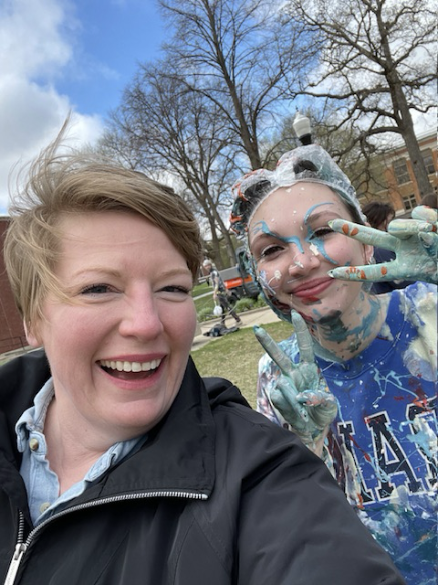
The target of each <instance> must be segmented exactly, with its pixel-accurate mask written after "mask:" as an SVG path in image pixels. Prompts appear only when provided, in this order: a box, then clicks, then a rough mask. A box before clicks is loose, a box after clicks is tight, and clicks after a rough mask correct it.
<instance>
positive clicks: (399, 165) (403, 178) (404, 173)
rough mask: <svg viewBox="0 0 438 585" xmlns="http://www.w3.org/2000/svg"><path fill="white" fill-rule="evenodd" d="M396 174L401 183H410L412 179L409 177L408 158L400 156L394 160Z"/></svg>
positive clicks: (398, 181)
mask: <svg viewBox="0 0 438 585" xmlns="http://www.w3.org/2000/svg"><path fill="white" fill-rule="evenodd" d="M394 174H395V178H396V179H397V183H398V184H399V185H403V183H408V182H409V181H410V180H411V178H410V177H409V172H408V167H407V166H406V160H405V159H404V158H399V159H398V160H396V161H395V162H394Z"/></svg>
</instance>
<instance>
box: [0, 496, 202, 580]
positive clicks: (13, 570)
mask: <svg viewBox="0 0 438 585" xmlns="http://www.w3.org/2000/svg"><path fill="white" fill-rule="evenodd" d="M157 497H161V498H175V497H176V498H188V499H191V500H207V499H208V496H207V495H206V494H203V493H199V492H179V491H170V490H169V491H153V492H144V493H141V494H132V495H130V496H127V495H124V496H113V497H111V498H103V499H101V500H93V501H92V502H87V503H86V504H80V505H79V506H73V507H71V508H67V509H66V510H63V511H62V512H59V513H58V514H55V515H54V516H52V517H51V518H48V519H47V520H45V521H44V522H43V523H42V524H40V525H39V526H37V527H36V528H34V529H33V530H32V531H31V532H30V533H29V535H28V537H27V538H26V541H24V516H23V513H22V512H19V524H18V535H17V544H16V546H15V551H14V554H13V556H12V560H11V563H10V565H9V569H8V572H7V574H6V579H5V582H4V585H14V583H15V577H16V576H17V572H18V568H19V566H20V563H21V560H22V558H23V555H24V553H25V552H26V550H27V549H28V548H29V545H30V543H31V542H32V540H33V538H34V537H35V535H36V534H37V533H38V532H39V531H40V530H42V528H44V526H47V524H50V522H52V521H53V520H55V519H57V518H61V516H65V515H66V514H71V513H72V512H77V511H78V510H84V509H86V508H94V507H95V506H101V505H104V504H112V503H113V502H120V501H126V500H139V499H141V498H157Z"/></svg>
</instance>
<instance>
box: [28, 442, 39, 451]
mask: <svg viewBox="0 0 438 585" xmlns="http://www.w3.org/2000/svg"><path fill="white" fill-rule="evenodd" d="M39 446H40V444H39V442H38V439H31V440H30V441H29V447H30V450H31V451H36V450H37V449H38V447H39Z"/></svg>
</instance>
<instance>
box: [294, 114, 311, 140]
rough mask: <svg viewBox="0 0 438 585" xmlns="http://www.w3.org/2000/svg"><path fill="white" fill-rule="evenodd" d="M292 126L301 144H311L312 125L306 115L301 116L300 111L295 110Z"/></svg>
mask: <svg viewBox="0 0 438 585" xmlns="http://www.w3.org/2000/svg"><path fill="white" fill-rule="evenodd" d="M292 127H293V129H294V132H295V134H296V135H297V137H298V139H299V141H300V142H301V144H302V145H303V146H306V145H308V144H312V127H311V125H310V120H309V118H308V117H307V116H303V115H302V114H300V112H297V113H296V114H295V118H294V121H293V124H292Z"/></svg>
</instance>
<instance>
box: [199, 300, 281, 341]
mask: <svg viewBox="0 0 438 585" xmlns="http://www.w3.org/2000/svg"><path fill="white" fill-rule="evenodd" d="M238 315H239V317H240V318H241V319H242V321H243V325H240V327H252V326H253V325H264V324H265V323H276V322H277V321H280V319H279V317H277V315H276V314H275V313H274V311H272V310H271V309H269V307H263V308H261V309H254V310H253V311H246V312H244V313H238ZM218 323H220V319H213V320H211V321H205V322H203V323H200V324H199V325H198V330H197V333H196V335H195V339H194V340H193V345H192V351H194V350H196V349H199V348H200V347H203V346H204V345H206V344H207V343H210V342H211V341H215V340H216V339H220V338H219V337H208V336H206V335H204V333H206V332H207V331H209V330H210V329H211V328H212V327H213V326H214V325H217V324H218ZM225 325H226V326H227V327H234V325H235V321H234V319H233V317H227V319H226V321H225Z"/></svg>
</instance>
